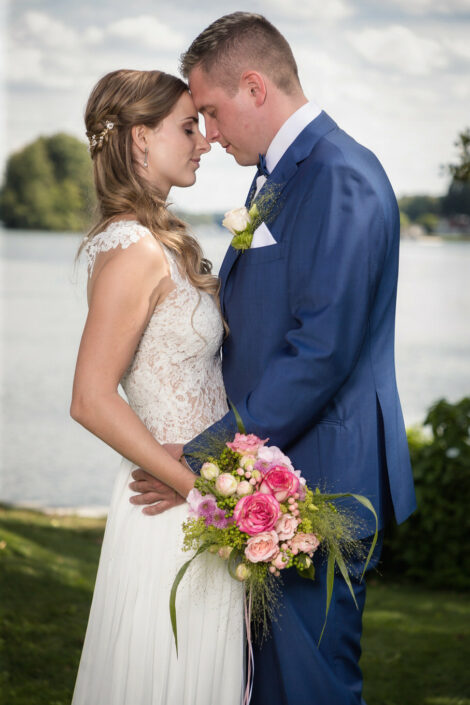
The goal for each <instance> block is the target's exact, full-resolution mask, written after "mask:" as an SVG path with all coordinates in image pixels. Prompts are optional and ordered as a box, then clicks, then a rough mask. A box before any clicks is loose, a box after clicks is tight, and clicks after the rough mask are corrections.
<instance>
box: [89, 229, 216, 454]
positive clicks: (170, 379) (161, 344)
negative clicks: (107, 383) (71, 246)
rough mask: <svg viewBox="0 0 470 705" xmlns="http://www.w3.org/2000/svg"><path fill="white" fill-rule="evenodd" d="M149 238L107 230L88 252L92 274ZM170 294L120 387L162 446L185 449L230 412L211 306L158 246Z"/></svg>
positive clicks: (141, 231)
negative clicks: (98, 263)
mask: <svg viewBox="0 0 470 705" xmlns="http://www.w3.org/2000/svg"><path fill="white" fill-rule="evenodd" d="M142 237H153V235H152V234H151V232H150V231H149V230H148V229H147V228H145V227H144V226H142V225H140V224H139V223H137V222H136V221H119V222H116V223H112V224H111V225H110V226H108V228H106V230H104V231H103V232H101V233H98V234H97V235H95V236H94V237H93V239H92V240H90V241H89V242H88V243H87V245H86V246H85V251H86V254H87V258H88V272H89V274H90V275H91V273H92V271H93V266H94V263H95V258H96V255H97V254H98V253H99V252H104V251H108V250H111V249H113V248H115V247H122V248H123V249H126V248H127V247H129V246H130V245H132V244H133V243H135V242H137V241H138V240H140V238H142ZM162 249H163V251H164V253H165V255H166V258H167V261H168V265H169V268H170V274H171V278H172V280H173V283H174V285H175V288H174V289H172V291H171V292H170V293H169V294H168V295H167V296H166V298H165V299H164V300H163V301H162V302H161V303H159V304H158V305H157V306H156V307H155V310H154V312H153V314H152V316H151V318H150V320H149V322H148V325H147V327H146V329H145V331H144V332H143V334H142V337H141V339H140V342H139V344H138V346H137V349H136V351H135V354H134V357H133V359H132V361H131V363H130V365H129V367H128V369H127V370H126V372H125V374H124V375H123V377H122V380H121V385H122V387H123V389H124V391H125V393H126V396H127V399H128V401H129V404H130V406H131V407H132V408H133V409H134V411H135V412H136V413H137V414H138V416H139V417H140V418H141V419H142V421H143V422H144V423H145V425H146V426H147V428H148V429H149V430H150V431H151V433H152V434H153V436H154V437H155V438H156V439H157V440H158V441H159V442H161V443H185V442H187V441H189V440H191V439H192V438H194V436H196V435H198V434H199V433H200V432H201V431H203V430H204V429H205V428H207V426H210V425H211V424H212V423H214V422H215V421H217V420H218V419H220V418H221V417H222V416H223V415H224V414H225V412H226V411H227V403H226V396H225V390H224V386H223V381H222V371H221V359H220V345H221V341H222V335H223V325H222V320H221V316H220V312H219V310H218V307H217V305H216V303H215V301H214V299H213V298H212V297H211V296H210V295H209V294H208V293H206V292H201V291H199V290H198V289H196V288H195V287H194V286H193V285H192V284H191V283H190V282H189V281H188V280H187V279H186V278H185V277H184V276H183V275H182V274H181V273H180V271H179V269H178V265H177V262H176V259H175V256H174V255H173V254H172V253H171V252H170V251H169V250H168V249H167V248H166V247H164V246H163V245H162Z"/></svg>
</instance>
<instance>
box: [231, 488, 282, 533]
mask: <svg viewBox="0 0 470 705" xmlns="http://www.w3.org/2000/svg"><path fill="white" fill-rule="evenodd" d="M280 513H281V509H280V507H279V502H278V501H277V499H275V497H273V496H272V495H271V494H263V493H261V492H255V493H254V494H251V495H247V496H246V497H242V498H241V499H240V500H239V501H238V502H237V504H236V506H235V511H234V512H233V518H234V519H235V523H236V525H237V526H238V528H239V529H240V531H244V532H245V533H247V534H249V535H250V536H254V535H255V534H260V533H261V532H262V531H271V529H274V526H275V524H276V522H277V520H278V519H279V515H280Z"/></svg>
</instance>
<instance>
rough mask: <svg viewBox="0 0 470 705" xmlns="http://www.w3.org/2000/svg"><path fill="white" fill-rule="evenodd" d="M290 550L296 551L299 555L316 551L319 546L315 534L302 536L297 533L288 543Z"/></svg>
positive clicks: (300, 533) (301, 533)
mask: <svg viewBox="0 0 470 705" xmlns="http://www.w3.org/2000/svg"><path fill="white" fill-rule="evenodd" d="M290 545H291V548H292V550H295V549H297V551H299V552H300V553H311V552H312V551H316V550H317V548H318V546H319V545H320V541H319V540H318V539H317V537H316V536H315V534H304V533H303V532H302V531H299V533H298V534H296V535H295V536H294V538H293V539H292V541H291V542H290Z"/></svg>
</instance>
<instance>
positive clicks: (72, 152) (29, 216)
mask: <svg viewBox="0 0 470 705" xmlns="http://www.w3.org/2000/svg"><path fill="white" fill-rule="evenodd" d="M93 207H94V189H93V178H92V166H91V160H90V157H89V155H88V152H87V149H86V147H85V145H84V144H83V142H80V140H77V139H76V138H75V137H71V136H70V135H66V134H63V133H59V134H56V135H53V136H51V137H39V138H38V139H37V140H35V141H34V142H32V143H31V144H29V145H27V146H26V147H24V149H22V150H21V151H19V152H16V153H15V154H13V155H12V156H11V157H10V158H9V160H8V162H7V167H6V176H5V182H4V185H3V187H2V189H1V191H0V209H1V219H2V220H3V222H4V224H5V225H6V227H9V228H24V229H40V230H72V231H75V230H84V229H86V228H87V227H88V224H89V220H90V215H91V212H92V210H93Z"/></svg>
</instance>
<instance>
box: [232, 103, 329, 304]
mask: <svg viewBox="0 0 470 705" xmlns="http://www.w3.org/2000/svg"><path fill="white" fill-rule="evenodd" d="M336 127H337V125H336V123H335V122H334V120H332V119H331V118H330V117H329V115H327V114H326V113H325V112H324V111H322V112H321V113H320V115H319V116H318V117H316V118H315V119H314V120H312V122H311V123H309V124H308V125H307V126H306V127H305V128H304V129H303V130H302V132H301V133H300V135H298V137H297V138H296V139H295V140H294V142H293V143H292V144H291V146H290V147H289V149H287V150H286V152H285V154H284V155H283V156H282V157H281V159H280V160H279V162H278V163H277V165H276V167H275V168H274V169H273V172H272V174H270V176H269V177H268V179H267V181H266V182H265V183H264V184H263V186H262V188H261V189H260V191H259V193H258V195H257V196H256V198H255V199H254V200H255V201H256V200H258V199H261V198H262V197H263V195H267V194H268V193H269V189H270V188H271V189H273V188H274V189H275V191H276V200H278V199H279V200H280V199H281V196H282V192H283V191H284V189H285V188H286V186H287V185H288V183H289V182H290V180H291V179H292V178H293V176H294V175H295V174H296V172H297V170H298V168H299V164H301V163H302V162H303V161H304V160H305V159H306V158H307V157H308V156H309V154H311V152H312V150H313V148H314V147H315V145H316V143H317V142H318V140H319V139H320V138H321V137H323V136H324V135H325V134H327V133H328V132H331V130H334V129H335V128H336ZM255 191H256V177H255V178H254V179H253V181H252V183H251V186H250V190H249V192H248V196H247V199H246V201H245V206H246V208H249V207H250V205H251V201H252V198H253V196H254V193H255ZM240 254H241V250H235V248H233V247H232V246H231V245H230V247H229V248H228V250H227V252H226V254H225V257H224V261H223V262H222V266H221V268H220V272H219V276H220V280H221V284H220V302H221V306H222V311H223V312H224V313H225V308H224V293H225V287H226V284H227V280H228V278H229V276H230V272H231V271H232V269H233V266H234V264H235V262H236V261H237V260H238V258H239V257H240Z"/></svg>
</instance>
